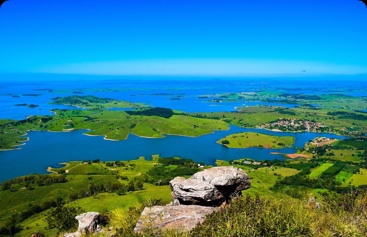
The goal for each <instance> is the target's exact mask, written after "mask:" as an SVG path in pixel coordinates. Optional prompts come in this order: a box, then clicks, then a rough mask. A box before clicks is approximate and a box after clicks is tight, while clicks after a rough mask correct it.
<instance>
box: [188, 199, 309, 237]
mask: <svg viewBox="0 0 367 237" xmlns="http://www.w3.org/2000/svg"><path fill="white" fill-rule="evenodd" d="M283 202H284V201H280V200H279V201H272V200H269V199H265V198H260V197H259V196H255V197H251V196H246V197H244V198H242V199H237V200H235V201H234V202H233V203H231V205H230V206H229V207H227V208H224V209H221V210H219V211H218V212H215V213H213V214H211V215H209V216H208V217H207V218H206V220H205V221H204V222H203V223H202V224H200V225H198V226H197V227H196V228H195V229H194V230H192V231H191V233H190V236H310V235H311V233H312V230H311V223H310V221H309V220H307V217H308V216H307V215H304V216H302V215H301V214H300V213H298V212H297V211H296V208H295V206H294V205H292V204H290V203H287V204H285V203H283ZM303 214H305V213H303Z"/></svg>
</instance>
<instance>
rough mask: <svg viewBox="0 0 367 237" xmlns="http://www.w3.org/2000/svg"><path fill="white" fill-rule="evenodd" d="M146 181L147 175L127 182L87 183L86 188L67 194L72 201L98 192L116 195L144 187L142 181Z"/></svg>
mask: <svg viewBox="0 0 367 237" xmlns="http://www.w3.org/2000/svg"><path fill="white" fill-rule="evenodd" d="M145 181H147V177H145V176H144V175H142V177H136V178H134V179H132V180H130V181H129V182H128V184H124V183H121V182H119V181H117V180H116V181H115V182H108V183H104V184H103V183H97V184H93V183H92V184H89V185H88V186H87V188H85V189H81V190H79V191H74V192H73V193H71V194H70V195H69V199H70V201H74V200H77V199H80V198H85V197H91V196H95V195H97V194H99V193H104V192H107V193H117V194H118V195H125V194H126V193H127V192H133V191H138V190H142V189H143V188H144V182H145Z"/></svg>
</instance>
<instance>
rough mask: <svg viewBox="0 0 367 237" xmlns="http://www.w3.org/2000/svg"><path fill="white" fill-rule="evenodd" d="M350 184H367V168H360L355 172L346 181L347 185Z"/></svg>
mask: <svg viewBox="0 0 367 237" xmlns="http://www.w3.org/2000/svg"><path fill="white" fill-rule="evenodd" d="M349 184H350V185H352V186H361V185H367V169H360V170H359V173H358V174H354V175H353V176H352V177H350V178H349V179H348V180H347V181H346V182H345V185H349Z"/></svg>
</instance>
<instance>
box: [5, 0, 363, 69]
mask: <svg viewBox="0 0 367 237" xmlns="http://www.w3.org/2000/svg"><path fill="white" fill-rule="evenodd" d="M25 72H52V73H82V74H125V75H130V74H133V75H134V74H137V75H263V74H265V75H284V74H292V75H293V74H301V75H305V74H310V75H311V74H365V73H367V8H366V6H365V5H364V4H363V3H362V2H360V1H358V0H333V1H332V0H305V1H301V0H103V1H95V0H63V1H55V0H9V1H7V2H5V3H4V4H3V6H2V7H1V8H0V73H25Z"/></svg>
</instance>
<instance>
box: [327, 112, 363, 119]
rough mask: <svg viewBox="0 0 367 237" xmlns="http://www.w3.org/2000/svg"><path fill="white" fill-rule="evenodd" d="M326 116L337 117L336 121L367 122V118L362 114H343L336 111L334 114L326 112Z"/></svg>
mask: <svg viewBox="0 0 367 237" xmlns="http://www.w3.org/2000/svg"><path fill="white" fill-rule="evenodd" d="M327 115H330V116H337V117H338V119H354V120H362V121H365V120H367V116H365V115H362V114H356V113H350V112H344V111H336V112H327Z"/></svg>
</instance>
